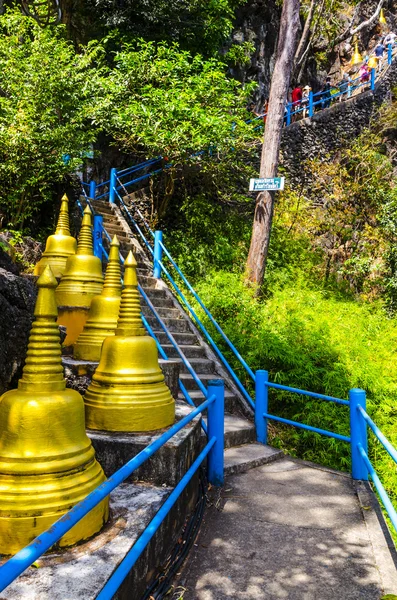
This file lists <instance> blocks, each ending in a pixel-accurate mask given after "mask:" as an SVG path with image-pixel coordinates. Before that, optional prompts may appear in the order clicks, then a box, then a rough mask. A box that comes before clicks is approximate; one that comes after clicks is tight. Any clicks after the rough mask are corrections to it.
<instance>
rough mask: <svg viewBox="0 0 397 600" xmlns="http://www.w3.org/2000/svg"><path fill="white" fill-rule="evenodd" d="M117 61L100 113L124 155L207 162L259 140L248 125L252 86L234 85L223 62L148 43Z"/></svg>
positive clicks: (105, 84)
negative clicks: (134, 154)
mask: <svg viewBox="0 0 397 600" xmlns="http://www.w3.org/2000/svg"><path fill="white" fill-rule="evenodd" d="M114 60H115V66H114V68H113V69H111V70H109V72H108V76H107V77H106V78H103V79H102V90H101V98H102V99H101V101H100V102H97V103H96V104H95V105H93V114H94V120H95V122H96V123H97V125H98V126H100V127H101V128H103V129H104V130H105V131H106V132H107V133H108V134H110V135H112V136H113V137H114V139H115V140H116V142H117V143H118V144H119V145H121V147H122V148H123V149H125V150H128V151H132V152H134V153H142V154H143V155H147V156H156V155H162V156H164V157H166V158H168V159H169V160H171V161H172V162H173V163H175V162H178V161H181V162H186V161H188V160H190V161H193V162H200V161H203V160H205V158H206V157H212V158H213V157H214V156H222V157H224V158H226V157H227V156H228V155H229V154H230V153H231V152H236V151H239V150H240V149H242V148H244V147H246V145H247V144H249V142H250V141H252V140H253V139H255V137H256V135H257V133H255V132H254V128H253V127H252V125H247V124H246V123H245V119H247V116H248V114H247V111H246V104H247V100H248V97H249V95H250V93H251V91H252V86H251V85H248V86H245V88H244V87H243V86H242V85H241V84H240V83H238V82H237V81H235V80H231V79H229V78H228V77H227V76H226V67H225V65H224V64H223V63H222V62H220V61H218V60H216V59H209V60H205V59H203V58H202V56H201V55H195V56H192V55H191V54H190V53H188V52H187V51H181V50H180V49H179V47H178V46H177V45H176V44H172V45H166V44H159V45H156V44H155V43H154V42H149V43H148V42H144V41H143V40H140V41H138V42H136V43H133V44H130V43H128V44H125V45H124V47H123V49H122V50H121V51H120V52H118V53H117V54H116V55H115V59H114ZM201 151H204V152H203V153H202V154H197V153H199V152H201Z"/></svg>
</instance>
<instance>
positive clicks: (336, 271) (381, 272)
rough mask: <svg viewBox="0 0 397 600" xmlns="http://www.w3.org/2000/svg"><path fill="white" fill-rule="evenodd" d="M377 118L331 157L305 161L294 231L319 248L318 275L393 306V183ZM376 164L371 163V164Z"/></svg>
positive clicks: (396, 195)
mask: <svg viewBox="0 0 397 600" xmlns="http://www.w3.org/2000/svg"><path fill="white" fill-rule="evenodd" d="M383 140H384V136H383V131H382V129H381V128H380V127H379V123H377V124H376V125H374V126H372V128H371V129H370V130H368V131H366V132H364V133H363V134H362V135H361V136H360V137H359V138H358V139H357V140H355V141H354V142H353V143H352V144H351V146H350V147H348V148H346V149H344V150H342V151H341V152H338V153H337V154H336V155H335V156H332V157H328V159H327V160H326V161H324V158H323V159H320V158H318V159H315V160H312V161H311V162H310V163H309V168H308V176H309V178H310V179H311V180H312V184H311V186H310V196H308V197H307V198H306V199H305V201H304V202H303V203H302V204H301V207H300V213H301V214H300V216H299V225H298V230H300V231H302V232H303V231H305V232H307V233H309V234H310V236H311V238H312V240H313V247H314V246H315V247H318V248H321V249H322V250H323V252H324V259H325V261H324V267H323V276H324V279H325V280H326V281H327V282H329V281H330V280H333V285H335V282H336V281H337V282H338V285H339V287H340V288H343V287H344V288H345V290H350V292H352V293H353V294H359V295H360V296H361V297H362V298H372V297H375V298H376V297H379V296H381V295H386V296H387V298H388V303H389V307H390V309H392V310H394V309H395V305H396V298H397V295H396V284H395V281H396V264H395V247H396V241H397V235H396V233H397V210H396V209H397V187H396V181H395V176H394V165H393V162H392V160H391V158H390V157H389V155H388V153H387V146H385V144H384V141H383ZM375 165H376V168H374V166H375Z"/></svg>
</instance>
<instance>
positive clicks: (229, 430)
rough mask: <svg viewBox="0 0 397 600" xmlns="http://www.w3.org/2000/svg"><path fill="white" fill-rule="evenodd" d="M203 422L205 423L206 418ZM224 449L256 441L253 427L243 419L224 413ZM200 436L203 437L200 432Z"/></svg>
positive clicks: (203, 434)
mask: <svg viewBox="0 0 397 600" xmlns="http://www.w3.org/2000/svg"><path fill="white" fill-rule="evenodd" d="M203 420H204V421H205V422H206V423H207V417H204V418H203ZM224 431H225V448H233V447H234V446H241V445H242V444H251V443H254V442H255V440H256V432H255V425H254V423H251V422H250V421H247V419H244V418H243V417H239V416H236V415H230V414H228V413H225V428H224ZM201 435H202V436H205V433H204V431H202V434H201Z"/></svg>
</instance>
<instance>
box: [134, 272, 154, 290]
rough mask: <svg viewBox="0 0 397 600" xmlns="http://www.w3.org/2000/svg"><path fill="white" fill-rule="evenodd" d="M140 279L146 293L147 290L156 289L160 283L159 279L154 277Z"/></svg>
mask: <svg viewBox="0 0 397 600" xmlns="http://www.w3.org/2000/svg"><path fill="white" fill-rule="evenodd" d="M138 279H139V283H140V284H141V286H142V287H143V288H144V290H145V292H146V288H154V287H156V285H157V282H158V279H155V278H154V277H147V276H144V275H141V277H138Z"/></svg>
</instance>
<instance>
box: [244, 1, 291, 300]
mask: <svg viewBox="0 0 397 600" xmlns="http://www.w3.org/2000/svg"><path fill="white" fill-rule="evenodd" d="M299 8H300V2H299V0H284V4H283V10H282V14H281V23H280V32H279V39H278V44H277V55H276V63H275V66H274V72H273V76H272V83H271V87H270V97H269V110H268V116H267V119H266V127H265V137H264V140H263V146H262V156H261V166H260V177H275V176H276V174H277V169H278V162H279V153H280V142H281V132H282V129H283V122H284V110H285V104H286V101H287V94H288V87H289V83H290V78H291V71H292V67H293V62H294V54H295V49H296V44H297V38H298V31H299V26H300V22H299ZM274 196H275V193H274V192H260V193H259V194H258V196H257V198H256V207H255V216H254V224H253V227H252V237H251V247H250V250H249V254H248V259H247V267H246V268H247V278H248V280H249V281H251V282H253V283H256V284H257V286H258V290H259V287H260V286H261V285H262V283H263V277H264V274H265V268H266V259H267V252H268V248H269V241H270V232H271V227H272V220H273V210H274Z"/></svg>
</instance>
